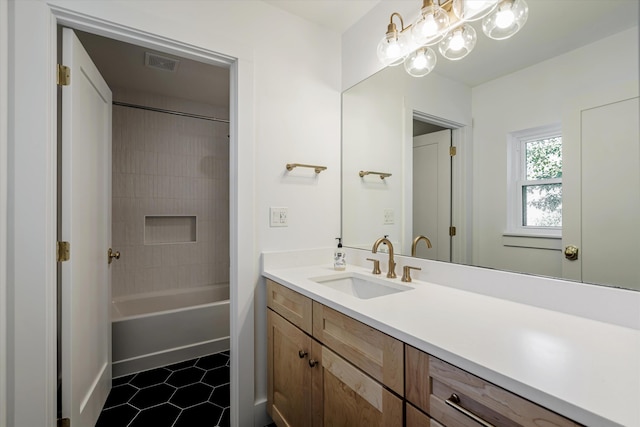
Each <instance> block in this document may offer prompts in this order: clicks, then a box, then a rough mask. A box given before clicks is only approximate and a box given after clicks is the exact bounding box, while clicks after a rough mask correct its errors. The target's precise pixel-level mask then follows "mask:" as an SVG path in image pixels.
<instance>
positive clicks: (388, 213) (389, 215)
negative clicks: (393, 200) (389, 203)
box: [384, 209, 395, 225]
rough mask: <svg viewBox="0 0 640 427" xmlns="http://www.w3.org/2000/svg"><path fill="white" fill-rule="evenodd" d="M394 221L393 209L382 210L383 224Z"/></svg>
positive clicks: (389, 223)
mask: <svg viewBox="0 0 640 427" xmlns="http://www.w3.org/2000/svg"><path fill="white" fill-rule="evenodd" d="M394 222H395V214H394V212H393V209H385V210H384V225H391V224H393V223H394Z"/></svg>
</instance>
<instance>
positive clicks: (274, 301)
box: [267, 279, 313, 335]
mask: <svg viewBox="0 0 640 427" xmlns="http://www.w3.org/2000/svg"><path fill="white" fill-rule="evenodd" d="M267 307H269V308H270V309H272V310H273V311H275V312H276V313H278V314H279V315H280V316H282V317H284V318H285V319H287V320H288V321H289V322H291V323H293V324H294V325H296V326H297V327H298V328H300V329H302V330H303V331H305V332H306V333H307V334H309V335H311V332H312V330H313V328H312V318H311V314H312V300H311V298H307V297H305V296H304V295H301V294H299V293H297V292H295V291H292V290H291V289H289V288H286V287H284V286H282V285H279V284H278V283H276V282H274V281H272V280H269V279H267Z"/></svg>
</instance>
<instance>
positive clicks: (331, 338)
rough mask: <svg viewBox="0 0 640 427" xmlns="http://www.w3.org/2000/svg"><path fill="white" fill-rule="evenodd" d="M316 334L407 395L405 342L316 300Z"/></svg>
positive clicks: (338, 351) (341, 353) (360, 367)
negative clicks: (405, 384)
mask: <svg viewBox="0 0 640 427" xmlns="http://www.w3.org/2000/svg"><path fill="white" fill-rule="evenodd" d="M313 336H314V338H315V339H317V340H318V341H320V342H322V343H323V344H324V345H325V346H327V347H329V348H330V349H332V350H333V351H335V352H336V353H338V354H339V355H341V356H342V357H344V358H345V359H347V360H349V362H350V363H352V364H353V365H355V366H356V367H358V368H359V369H361V370H362V371H364V372H366V373H367V374H368V375H370V376H371V377H373V378H374V379H375V380H377V381H378V382H380V383H382V384H384V385H385V386H387V387H389V388H390V389H391V390H393V391H394V392H396V393H397V394H398V395H400V396H404V372H403V369H404V368H403V366H404V364H403V343H402V342H401V341H398V340H397V339H395V338H392V337H390V336H389V335H387V334H384V333H382V332H380V331H378V330H376V329H373V328H372V327H370V326H367V325H365V324H364V323H361V322H358V321H357V320H354V319H352V318H350V317H348V316H345V315H344V314H341V313H339V312H337V311H335V310H333V309H331V308H329V307H326V306H323V305H322V304H320V303H317V302H315V301H314V302H313Z"/></svg>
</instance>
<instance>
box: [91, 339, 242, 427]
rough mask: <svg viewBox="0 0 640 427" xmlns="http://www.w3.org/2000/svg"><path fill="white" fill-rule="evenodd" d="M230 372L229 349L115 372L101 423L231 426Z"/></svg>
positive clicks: (115, 426)
mask: <svg viewBox="0 0 640 427" xmlns="http://www.w3.org/2000/svg"><path fill="white" fill-rule="evenodd" d="M229 373H230V371H229V352H228V351H227V352H222V353H217V354H213V355H208V356H204V357H201V358H196V359H191V360H187V361H184V362H179V363H175V364H173V365H169V366H165V367H162V368H158V369H152V370H149V371H144V372H140V373H137V374H131V375H126V376H123V377H119V378H115V379H113V381H112V387H113V388H112V389H111V393H110V394H109V397H108V399H107V403H106V404H105V407H104V409H103V411H102V413H101V415H100V418H99V419H98V423H97V424H96V427H107V426H108V427H125V426H128V427H142V426H143V427H147V426H149V427H150V426H153V427H163V426H168V427H169V426H173V427H181V426H189V427H200V426H220V427H228V426H229V424H230V422H229ZM181 408H182V409H181ZM181 411H182V412H181ZM182 413H184V416H183V415H182ZM174 423H175V424H174Z"/></svg>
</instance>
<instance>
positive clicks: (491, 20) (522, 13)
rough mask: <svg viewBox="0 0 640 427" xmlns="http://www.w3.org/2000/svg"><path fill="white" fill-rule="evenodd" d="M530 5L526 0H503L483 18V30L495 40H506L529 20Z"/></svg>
mask: <svg viewBox="0 0 640 427" xmlns="http://www.w3.org/2000/svg"><path fill="white" fill-rule="evenodd" d="M528 16H529V6H527V3H526V2H525V0H501V1H500V3H499V4H498V7H497V8H496V9H495V10H494V11H493V12H491V13H490V14H489V15H487V16H486V17H485V18H484V19H483V20H482V31H483V32H484V33H485V34H486V35H487V37H489V38H492V39H494V40H504V39H508V38H509V37H511V36H513V35H514V34H515V33H517V32H518V31H520V29H521V28H522V27H523V26H524V24H525V22H527V17H528Z"/></svg>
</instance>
